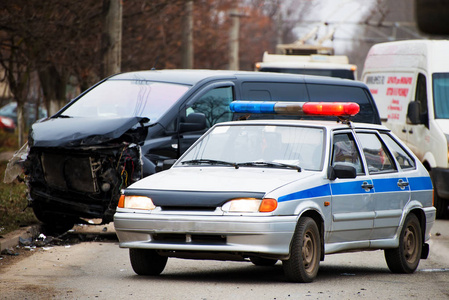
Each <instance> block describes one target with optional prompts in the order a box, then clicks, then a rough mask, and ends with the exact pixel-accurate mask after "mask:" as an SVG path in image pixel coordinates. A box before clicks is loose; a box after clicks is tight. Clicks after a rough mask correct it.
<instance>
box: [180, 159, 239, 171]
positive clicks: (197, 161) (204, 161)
mask: <svg viewBox="0 0 449 300" xmlns="http://www.w3.org/2000/svg"><path fill="white" fill-rule="evenodd" d="M181 164H192V165H196V164H198V165H200V164H209V165H224V166H233V167H234V168H236V169H238V168H239V166H238V165H237V164H236V163H232V162H228V161H222V160H215V159H192V160H186V161H183V162H181Z"/></svg>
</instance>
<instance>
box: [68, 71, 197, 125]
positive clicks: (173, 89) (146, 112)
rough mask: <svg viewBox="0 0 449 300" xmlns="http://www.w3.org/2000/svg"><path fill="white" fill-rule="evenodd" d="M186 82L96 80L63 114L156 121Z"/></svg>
mask: <svg viewBox="0 0 449 300" xmlns="http://www.w3.org/2000/svg"><path fill="white" fill-rule="evenodd" d="M188 89H189V86H186V85H180V84H172V83H161V82H152V81H146V80H113V79H109V80H106V81H105V82H103V83H101V84H99V85H98V86H96V87H95V88H93V89H92V90H90V91H89V92H87V93H86V94H85V95H83V96H82V97H81V98H79V99H78V100H77V101H76V102H74V103H73V104H72V105H70V106H69V107H68V108H67V109H65V110H64V111H63V112H61V115H64V116H66V117H98V118H126V117H135V116H138V117H146V118H149V119H150V122H151V123H154V122H156V121H157V120H158V119H159V118H160V117H161V116H162V114H164V113H165V112H166V111H167V110H168V109H169V108H170V107H171V106H172V105H173V104H174V103H175V102H176V101H177V100H178V99H179V98H180V97H182V95H184V94H185V92H186V91H187V90H188Z"/></svg>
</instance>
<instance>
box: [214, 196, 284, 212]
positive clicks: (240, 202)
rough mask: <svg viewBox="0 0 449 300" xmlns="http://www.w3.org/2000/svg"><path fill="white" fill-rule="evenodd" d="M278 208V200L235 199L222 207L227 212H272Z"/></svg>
mask: <svg viewBox="0 0 449 300" xmlns="http://www.w3.org/2000/svg"><path fill="white" fill-rule="evenodd" d="M276 208H277V201H276V199H271V198H264V199H254V198H241V199H233V200H231V201H228V202H226V203H225V204H224V205H223V206H222V210H223V211H225V212H272V211H274V210H275V209H276Z"/></svg>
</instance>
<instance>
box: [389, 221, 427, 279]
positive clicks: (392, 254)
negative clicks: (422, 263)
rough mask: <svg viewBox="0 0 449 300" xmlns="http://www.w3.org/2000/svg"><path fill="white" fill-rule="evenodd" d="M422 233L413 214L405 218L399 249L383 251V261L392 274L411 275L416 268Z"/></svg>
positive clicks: (419, 256) (421, 243) (419, 257)
mask: <svg viewBox="0 0 449 300" xmlns="http://www.w3.org/2000/svg"><path fill="white" fill-rule="evenodd" d="M422 245H423V241H422V233H421V226H420V224H419V220H418V218H417V217H416V215H414V214H409V215H408V216H407V218H405V222H404V226H403V227H402V230H401V234H400V236H399V247H398V248H395V249H385V251H384V253H385V260H386V261H387V265H388V268H389V269H390V271H391V272H393V273H402V274H404V273H405V274H408V273H413V272H414V271H415V270H416V268H417V267H418V264H419V260H420V259H421V252H422Z"/></svg>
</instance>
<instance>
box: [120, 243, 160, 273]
mask: <svg viewBox="0 0 449 300" xmlns="http://www.w3.org/2000/svg"><path fill="white" fill-rule="evenodd" d="M129 259H130V261H131V266H132V267H133V270H134V272H136V274H138V275H159V274H161V273H162V271H163V270H164V268H165V265H166V264H167V260H168V257H166V256H161V255H159V254H158V253H157V252H156V251H155V250H149V249H129Z"/></svg>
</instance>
